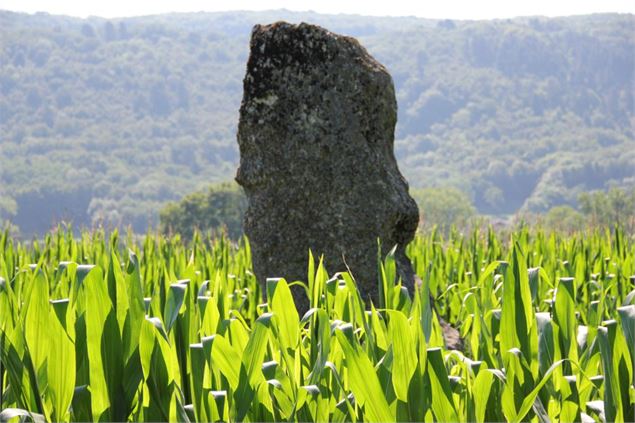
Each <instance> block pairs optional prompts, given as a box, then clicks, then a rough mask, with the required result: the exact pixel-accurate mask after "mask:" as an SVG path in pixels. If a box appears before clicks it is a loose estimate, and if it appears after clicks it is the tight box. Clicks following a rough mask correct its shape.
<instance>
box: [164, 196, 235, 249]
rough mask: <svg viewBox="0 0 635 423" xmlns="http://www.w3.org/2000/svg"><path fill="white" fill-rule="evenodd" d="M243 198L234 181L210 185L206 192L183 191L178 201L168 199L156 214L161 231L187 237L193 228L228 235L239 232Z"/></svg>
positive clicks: (231, 235)
mask: <svg viewBox="0 0 635 423" xmlns="http://www.w3.org/2000/svg"><path fill="white" fill-rule="evenodd" d="M246 208H247V198H246V197H245V195H244V193H243V192H242V189H241V188H239V187H238V186H237V185H236V184H234V183H224V184H220V185H213V186H211V187H210V188H209V189H208V190H207V191H206V192H195V193H193V194H189V195H186V196H185V197H183V199H182V200H181V201H180V202H178V203H169V204H168V205H167V206H165V207H164V208H163V209H162V210H161V212H160V214H159V219H160V228H161V231H162V232H164V233H179V234H181V236H182V237H184V238H186V239H191V238H192V236H193V234H194V231H195V230H197V229H198V230H200V231H203V232H207V231H213V232H220V231H226V233H227V235H228V236H229V237H230V238H232V239H238V238H239V237H240V236H241V235H242V233H243V216H244V214H245V210H246Z"/></svg>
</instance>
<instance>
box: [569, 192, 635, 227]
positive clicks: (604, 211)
mask: <svg viewBox="0 0 635 423" xmlns="http://www.w3.org/2000/svg"><path fill="white" fill-rule="evenodd" d="M578 203H579V204H580V210H582V213H583V214H584V215H585V216H586V218H587V220H588V222H589V224H590V225H592V226H606V227H614V226H622V227H623V228H624V229H625V230H626V231H627V232H629V233H633V232H634V231H635V188H632V189H631V190H630V192H629V191H627V190H623V189H621V188H616V187H614V188H611V189H610V190H609V191H608V192H604V191H591V192H585V193H582V194H580V196H579V198H578Z"/></svg>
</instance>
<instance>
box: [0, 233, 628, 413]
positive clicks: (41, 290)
mask: <svg viewBox="0 0 635 423" xmlns="http://www.w3.org/2000/svg"><path fill="white" fill-rule="evenodd" d="M3 236H4V238H3V239H4V240H3V242H2V243H0V254H1V259H0V384H1V385H2V386H0V392H1V396H0V403H1V407H2V411H0V420H10V419H15V420H29V419H30V420H33V421H192V420H195V421H252V422H253V421H337V422H346V421H354V422H357V421H360V422H361V421H477V422H484V421H502V420H508V421H538V422H546V421H580V420H588V419H594V420H604V421H633V420H634V416H633V410H634V408H635V372H634V369H635V300H634V298H635V295H633V293H634V292H635V278H634V277H632V276H631V275H635V260H634V259H633V257H635V246H634V245H633V243H632V242H631V241H630V240H629V239H628V238H625V237H623V236H621V235H620V234H618V236H619V242H617V241H615V239H614V238H612V237H611V234H608V233H606V234H591V235H590V236H588V237H585V238H582V237H581V236H572V237H571V238H560V237H558V236H555V235H546V234H543V233H540V232H538V233H536V234H532V233H530V232H529V231H528V230H526V229H523V230H522V231H520V232H518V233H515V234H513V235H512V241H511V242H509V243H507V242H505V241H504V240H502V239H500V238H499V237H498V236H497V235H496V233H495V232H494V231H492V230H490V231H488V232H487V233H479V232H477V231H475V232H473V233H472V234H470V235H469V236H466V237H463V236H462V235H461V234H458V233H456V232H453V233H452V234H451V236H450V238H449V239H443V238H441V235H439V234H438V233H433V234H431V235H429V236H425V237H424V236H418V237H416V238H415V240H414V241H413V242H412V244H411V245H410V246H409V247H408V250H407V252H408V254H409V256H410V257H411V259H412V261H413V266H414V269H415V271H416V273H417V275H418V277H419V278H420V280H421V283H420V285H417V286H416V289H415V291H414V292H407V290H405V288H404V287H402V286H401V284H400V281H399V280H398V278H397V271H396V263H395V260H394V254H393V252H389V254H388V255H387V256H386V257H380V258H379V260H378V272H379V279H378V280H377V281H357V282H356V281H355V279H354V278H353V276H352V275H350V274H348V273H334V274H332V275H330V276H329V274H328V273H327V266H328V263H325V262H324V261H323V260H320V261H318V262H317V263H316V262H314V260H313V255H312V254H311V253H309V262H308V265H307V269H308V274H307V279H306V284H305V289H306V291H307V293H308V294H309V297H310V305H311V307H312V308H311V309H310V310H309V312H308V313H306V314H305V315H304V316H300V315H298V312H297V310H296V308H295V304H294V300H293V296H292V293H291V290H290V286H291V285H298V284H304V281H294V282H292V283H291V284H290V283H287V281H286V280H285V279H282V278H270V279H269V280H267V281H265V283H264V284H263V285H262V286H261V285H259V284H258V281H256V280H255V278H254V275H253V272H252V271H251V254H250V250H249V244H248V241H247V240H243V241H242V242H241V244H240V245H232V244H231V243H229V242H228V241H227V240H225V239H204V238H203V237H200V236H199V235H197V236H195V237H194V240H193V241H192V244H190V245H188V246H184V245H183V244H182V243H181V242H180V241H179V240H178V238H175V239H167V238H161V237H155V236H152V235H149V236H147V237H146V238H145V239H144V240H143V241H142V242H141V243H140V244H136V243H134V242H133V241H132V237H129V239H128V240H127V241H126V245H125V247H124V246H123V244H122V241H121V240H120V239H119V236H118V234H116V233H114V234H112V236H111V239H110V240H108V241H106V237H105V235H104V234H103V233H99V232H97V233H94V234H83V235H82V237H81V238H80V239H77V240H75V239H73V237H72V236H71V234H65V233H57V234H55V235H54V236H48V237H46V239H45V240H44V241H42V242H39V241H38V242H37V243H34V244H33V245H32V246H30V247H28V248H27V247H26V246H23V245H21V244H19V243H17V242H14V241H13V240H10V239H8V238H7V236H6V234H5V235H3ZM356 283H378V284H379V289H380V292H381V295H380V298H378V300H379V301H378V303H377V304H371V303H369V302H368V299H365V298H361V296H360V295H359V291H358V290H357V286H356ZM444 322H449V323H450V324H451V325H452V326H453V327H454V328H456V330H457V331H458V333H459V334H460V336H461V337H462V338H463V339H462V341H463V342H462V345H463V347H462V350H461V351H449V350H448V349H447V346H446V340H445V339H444V336H443V333H444V332H446V333H447V332H448V327H446V326H444V325H445V323H444Z"/></svg>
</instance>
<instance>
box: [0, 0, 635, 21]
mask: <svg viewBox="0 0 635 423" xmlns="http://www.w3.org/2000/svg"><path fill="white" fill-rule="evenodd" d="M281 8H285V9H289V10H295V11H306V10H313V11H316V12H320V13H352V14H358V15H375V16H407V15H414V16H419V17H425V18H451V19H491V18H511V17H515V16H529V15H543V16H565V15H579V14H588V13H600V12H628V13H635V0H521V1H519V0H472V1H470V0H427V1H422V0H419V1H417V0H382V1H376V0H366V1H357V0H355V1H344V0H321V1H317V0H314V1H309V0H301V1H289V0H267V1H257V0H218V1H202V0H170V1H167V0H154V1H134V0H108V1H103V0H102V1H89V0H83V1H82V0H0V9H8V10H15V11H22V12H29V13H33V12H39V11H44V12H49V13H52V14H63V15H72V16H80V17H86V16H90V15H94V16H103V17H122V16H138V15H150V14H157V13H168V12H198V11H223V10H266V9H281Z"/></svg>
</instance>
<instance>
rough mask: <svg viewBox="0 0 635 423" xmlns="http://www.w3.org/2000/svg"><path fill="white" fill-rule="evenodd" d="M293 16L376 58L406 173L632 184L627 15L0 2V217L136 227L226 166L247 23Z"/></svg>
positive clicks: (633, 88) (548, 184)
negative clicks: (79, 12) (143, 13)
mask: <svg viewBox="0 0 635 423" xmlns="http://www.w3.org/2000/svg"><path fill="white" fill-rule="evenodd" d="M279 19H284V20H288V21H292V22H299V21H308V22H312V23H317V24H321V25H323V26H325V27H326V28H328V29H330V30H333V31H335V32H339V33H344V34H348V35H353V36H355V37H358V38H359V39H360V41H361V42H362V44H364V45H365V46H366V47H367V48H368V50H369V51H370V53H371V54H373V55H374V56H375V57H377V58H378V59H379V60H380V61H381V62H383V63H384V64H385V65H386V66H387V68H388V69H389V71H390V72H391V73H392V75H393V78H394V81H395V84H396V88H397V96H398V98H397V101H398V104H399V122H398V125H397V134H396V136H397V141H396V143H395V146H396V154H397V158H398V161H399V163H400V167H401V169H402V172H403V173H404V174H405V176H406V177H407V178H408V180H409V181H410V184H411V185H412V186H414V187H421V188H423V187H429V186H446V185H451V186H455V187H458V188H460V189H462V190H464V191H465V192H467V193H468V194H469V195H470V197H471V198H472V201H473V202H474V204H475V206H476V207H477V209H478V211H479V212H481V213H488V214H509V213H514V212H516V211H517V210H519V209H526V210H531V211H542V210H546V209H547V208H549V207H552V206H554V205H558V204H575V201H576V199H577V197H578V194H579V193H580V192H583V191H588V190H593V189H606V188H609V187H610V186H613V185H617V186H623V187H632V186H634V185H635V138H634V131H635V129H634V127H635V112H634V96H635V77H634V69H635V58H634V55H635V54H634V52H635V36H634V34H635V17H634V16H633V15H593V16H582V17H571V18H554V19H547V18H518V19H514V20H497V21H470V22H468V21H447V20H446V21H434V20H425V19H416V18H369V17H357V16H327V15H317V14H308V13H305V14H299V13H291V12H283V11H279V12H261V13H256V12H232V13H197V14H173V15H161V16H150V17H142V18H129V19H115V20H105V19H101V18H89V19H85V20H82V19H75V18H69V17H60V16H51V15H47V14H36V15H26V14H17V13H12V12H2V11H0V129H1V130H0V221H2V220H3V219H10V220H12V221H13V222H14V223H15V224H17V225H18V226H19V227H20V229H21V231H22V233H23V234H26V235H28V234H33V233H37V232H41V231H44V230H46V229H47V228H49V227H50V226H51V225H52V224H53V223H54V222H56V221H57V220H58V219H61V218H65V219H72V220H73V221H74V222H75V224H76V225H91V224H94V223H97V222H100V221H105V222H108V223H110V224H115V225H127V224H132V225H133V227H134V229H135V230H136V231H144V230H145V229H146V228H147V226H148V225H149V224H153V225H154V224H156V222H157V218H158V212H159V209H160V208H161V206H162V205H163V204H165V203H166V202H167V201H173V200H178V199H179V198H181V197H182V196H183V195H185V194H187V193H189V192H192V191H195V190H199V189H201V188H203V187H205V186H207V184H209V183H210V182H218V181H224V180H230V179H232V178H233V176H234V173H235V168H236V165H237V162H238V149H237V144H236V139H235V128H236V124H237V118H238V107H239V105H240V99H241V95H242V77H243V75H244V70H245V62H246V59H247V54H248V40H249V35H250V30H251V27H252V25H253V24H255V23H268V22H272V21H275V20H279Z"/></svg>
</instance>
